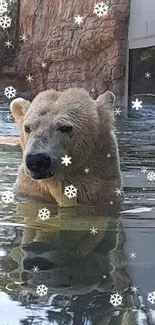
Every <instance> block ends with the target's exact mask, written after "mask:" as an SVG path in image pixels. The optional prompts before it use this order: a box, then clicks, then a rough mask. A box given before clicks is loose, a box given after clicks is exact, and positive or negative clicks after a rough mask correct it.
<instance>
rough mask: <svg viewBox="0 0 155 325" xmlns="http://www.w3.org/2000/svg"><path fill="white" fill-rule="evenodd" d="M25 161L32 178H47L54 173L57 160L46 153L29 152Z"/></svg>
mask: <svg viewBox="0 0 155 325" xmlns="http://www.w3.org/2000/svg"><path fill="white" fill-rule="evenodd" d="M25 162H26V166H27V168H28V170H29V171H30V174H31V176H32V178H34V179H47V178H51V177H53V176H54V175H55V171H56V166H57V161H56V159H54V158H53V159H51V158H50V156H48V155H47V154H46V153H30V154H28V155H27V156H26V161H25Z"/></svg>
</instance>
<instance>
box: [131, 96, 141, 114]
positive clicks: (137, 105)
mask: <svg viewBox="0 0 155 325" xmlns="http://www.w3.org/2000/svg"><path fill="white" fill-rule="evenodd" d="M132 108H135V109H136V111H139V109H140V108H142V101H141V100H138V98H136V100H135V101H132Z"/></svg>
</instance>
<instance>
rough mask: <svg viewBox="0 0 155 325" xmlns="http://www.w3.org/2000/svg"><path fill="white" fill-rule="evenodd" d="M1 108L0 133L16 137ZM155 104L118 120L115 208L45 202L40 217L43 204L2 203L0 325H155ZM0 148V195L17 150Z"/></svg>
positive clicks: (8, 184)
mask: <svg viewBox="0 0 155 325" xmlns="http://www.w3.org/2000/svg"><path fill="white" fill-rule="evenodd" d="M6 109H8V107H7V105H5V103H3V104H2V103H1V114H0V136H6V135H7V136H18V131H17V129H16V125H15V123H14V122H13V121H12V120H10V119H9V118H8V112H9V111H6ZM154 110H155V108H154V107H145V108H142V109H141V110H140V111H138V112H134V113H132V114H131V115H132V118H128V119H127V120H125V121H123V122H121V120H120V121H119V116H118V117H117V120H118V128H117V136H118V139H119V148H120V156H121V168H122V173H123V178H124V189H125V195H126V196H125V199H124V202H123V203H122V205H121V207H120V211H118V209H116V207H114V206H113V207H112V206H111V207H110V208H109V210H107V209H103V207H102V208H101V209H100V208H96V207H94V208H93V209H87V208H84V207H83V208H82V209H79V211H75V210H74V208H72V209H64V210H62V209H58V208H57V206H51V205H47V204H46V207H47V208H48V209H49V210H50V211H51V215H50V218H49V219H48V220H46V221H42V220H40V219H39V218H38V211H39V209H41V208H42V207H43V205H42V203H39V204H38V203H36V202H35V201H26V199H25V200H22V201H18V200H15V201H14V203H10V204H8V205H5V204H3V203H2V202H1V209H0V224H1V227H0V325H7V324H9V325H19V324H20V325H30V324H33V325H41V324H42V325H48V324H54V325H59V324H60V325H61V324H63V325H72V324H73V325H120V324H122V325H126V324H127V325H129V324H131V325H134V324H144V325H145V324H155V308H154V304H151V303H150V302H149V301H148V300H147V298H148V293H150V292H153V291H154V290H155V272H154V270H155V254H154V247H155V236H154V232H155V231H154V227H155V212H154V211H155V195H154V180H149V179H148V177H149V176H148V175H150V174H149V173H150V172H155V154H154V146H155V135H154V131H155V129H154V115H155V111H154ZM0 150H1V153H0V195H2V194H3V193H4V191H8V190H12V188H13V184H14V182H15V179H16V175H17V169H18V166H19V164H20V161H21V153H20V151H19V150H16V149H15V148H14V149H13V150H11V149H9V147H7V149H6V150H4V146H3V145H1V146H0ZM2 150H3V151H2ZM151 175H153V174H151ZM93 227H95V228H97V233H96V234H95V235H93V234H91V233H90V229H92V228H93ZM132 253H133V254H132ZM131 254H132V255H131ZM131 256H133V258H132V257H131ZM43 285H44V286H43ZM41 286H42V287H41ZM42 288H43V289H45V291H37V290H41V289H42ZM133 288H134V291H133ZM135 288H137V289H135ZM39 293H42V294H43V293H46V295H42V296H40V295H39ZM116 294H119V300H118V301H120V304H118V305H117V303H116V305H117V306H114V305H113V304H114V302H113V299H112V295H116ZM113 297H115V296H113ZM110 299H112V302H113V304H112V303H110ZM121 299H122V300H121ZM115 302H116V301H115ZM152 302H153V301H152ZM154 302H155V298H154Z"/></svg>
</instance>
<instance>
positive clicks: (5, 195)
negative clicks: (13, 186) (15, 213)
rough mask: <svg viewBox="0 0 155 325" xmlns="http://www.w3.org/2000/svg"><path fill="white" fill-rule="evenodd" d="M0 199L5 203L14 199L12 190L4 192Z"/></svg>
mask: <svg viewBox="0 0 155 325" xmlns="http://www.w3.org/2000/svg"><path fill="white" fill-rule="evenodd" d="M1 200H2V202H4V203H5V204H8V203H12V202H13V201H14V194H13V192H11V191H6V192H4V193H3V195H2V198H1Z"/></svg>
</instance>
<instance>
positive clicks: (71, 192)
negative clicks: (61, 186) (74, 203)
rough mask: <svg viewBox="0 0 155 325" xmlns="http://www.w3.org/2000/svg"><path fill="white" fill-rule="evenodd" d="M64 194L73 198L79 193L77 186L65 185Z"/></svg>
mask: <svg viewBox="0 0 155 325" xmlns="http://www.w3.org/2000/svg"><path fill="white" fill-rule="evenodd" d="M64 194H65V195H66V196H67V197H68V198H69V199H71V198H73V197H75V196H76V195H77V188H76V187H75V186H73V185H68V186H65V192H64Z"/></svg>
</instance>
